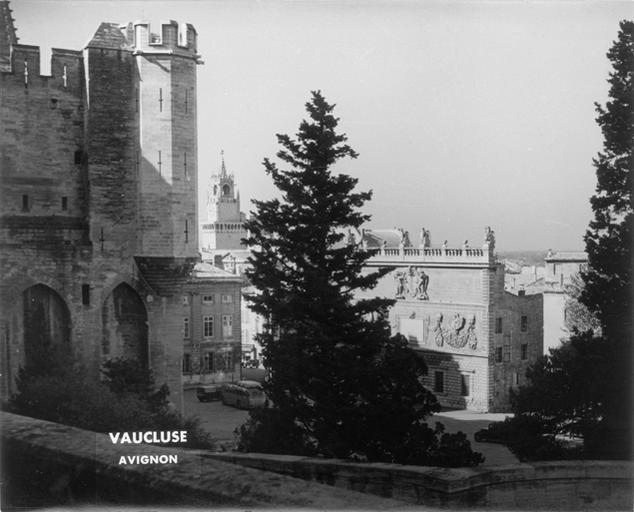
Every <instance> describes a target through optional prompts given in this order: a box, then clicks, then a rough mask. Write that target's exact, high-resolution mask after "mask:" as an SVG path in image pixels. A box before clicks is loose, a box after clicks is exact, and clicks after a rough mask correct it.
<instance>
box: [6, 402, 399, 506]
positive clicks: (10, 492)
mask: <svg viewBox="0 0 634 512" xmlns="http://www.w3.org/2000/svg"><path fill="white" fill-rule="evenodd" d="M0 421H1V422H2V429H1V439H2V489H1V495H2V510H6V509H15V508H23V507H24V508H32V507H51V506H61V507H63V508H64V509H67V508H69V507H70V506H73V505H80V506H84V505H104V504H106V505H108V504H120V505H123V504H125V505H129V504H143V505H173V506H175V507H177V506H181V507H182V506H183V505H188V506H201V505H202V506H207V507H222V508H234V507H239V508H242V509H245V508H259V507H266V508H275V509H280V508H287V509H299V508H311V509H335V510H339V509H351V508H354V509H363V510H386V509H387V510H389V509H394V508H401V507H402V506H403V505H404V503H402V502H398V501H395V500H391V499H384V498H380V497H377V496H372V495H366V494H361V493H357V492H353V491H349V490H345V489H333V488H332V487H327V486H325V485H321V484H319V483H315V482H310V481H304V480H299V479H296V478H292V477H290V476H285V475H280V474H276V473H271V472H264V471H260V470H257V469H251V468H247V467H244V466H240V465H235V464H230V463H228V462H227V461H221V460H214V459H213V458H211V457H209V456H208V452H205V451H201V450H187V449H179V448H165V447H162V446H152V445H144V444H139V445H130V444H128V445H121V444H116V445H115V444H112V442H111V440H110V438H109V437H108V436H107V435H105V434H97V433H95V432H89V431H86V430H80V429H77V428H73V427H69V426H66V425H60V424H57V423H51V422H47V421H41V420H36V419H33V418H27V417H24V416H18V415H15V414H9V413H6V412H0ZM134 455H139V456H143V455H146V456H150V455H166V456H168V457H169V456H176V457H177V460H178V462H177V463H172V464H156V465H143V464H119V462H120V458H121V457H129V456H134Z"/></svg>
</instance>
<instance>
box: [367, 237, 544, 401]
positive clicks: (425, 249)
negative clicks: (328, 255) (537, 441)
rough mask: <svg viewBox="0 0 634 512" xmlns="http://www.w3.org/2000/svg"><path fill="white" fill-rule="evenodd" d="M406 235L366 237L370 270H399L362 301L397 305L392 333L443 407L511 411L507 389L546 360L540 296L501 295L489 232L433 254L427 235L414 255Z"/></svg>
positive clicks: (499, 270)
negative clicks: (418, 363)
mask: <svg viewBox="0 0 634 512" xmlns="http://www.w3.org/2000/svg"><path fill="white" fill-rule="evenodd" d="M406 235H407V233H406V232H403V231H399V230H392V231H391V233H385V232H380V231H373V230H365V231H364V232H363V233H362V234H361V243H362V244H363V245H365V246H366V248H368V249H369V250H371V251H373V253H374V254H373V256H372V257H371V258H370V260H369V261H368V264H367V267H368V269H369V270H372V269H375V268H377V267H389V268H392V269H394V270H393V271H392V272H390V273H389V274H387V275H386V276H384V277H383V278H382V279H381V280H380V281H379V283H378V285H377V286H376V288H375V289H373V290H372V291H368V292H365V293H364V295H367V296H369V295H375V296H376V295H378V296H383V297H388V298H393V299H395V300H396V303H395V305H394V306H393V307H392V308H391V310H390V313H389V315H390V322H391V325H392V331H393V333H400V334H402V335H404V336H405V337H407V339H408V340H409V342H410V345H411V346H412V348H414V349H415V350H417V351H418V352H419V353H420V354H421V356H422V357H423V358H424V359H425V362H426V363H427V367H428V371H427V375H426V376H425V384H426V385H427V387H428V388H429V389H430V390H431V391H433V392H434V394H435V395H436V397H437V398H438V400H439V401H440V403H441V404H442V405H443V406H446V407H456V408H463V409H464V408H466V409H472V410H475V411H482V412H484V411H507V410H508V408H509V392H510V389H511V388H513V387H517V386H519V385H521V384H523V383H524V379H525V371H526V368H527V367H528V366H529V365H530V364H531V363H533V362H534V361H535V360H536V359H537V358H538V357H539V356H541V354H542V343H543V341H542V340H543V338H542V336H543V312H542V311H543V310H542V297H541V296H540V295H535V296H517V295H513V294H510V293H508V292H505V291H504V267H503V265H502V264H501V263H499V262H498V261H497V260H496V258H495V253H494V249H495V238H494V235H493V232H492V231H491V230H490V228H487V230H486V231H485V240H484V243H483V244H482V245H481V246H480V247H477V248H471V247H469V246H468V243H465V244H463V246H462V247H460V248H449V247H448V246H447V244H446V243H443V244H442V246H441V247H436V248H432V247H431V243H430V234H429V231H427V230H422V231H421V240H420V243H419V245H418V247H417V248H415V247H412V244H411V242H410V241H409V236H406ZM384 242H385V243H384ZM377 246H378V247H379V248H376V247H377ZM373 247H375V248H373Z"/></svg>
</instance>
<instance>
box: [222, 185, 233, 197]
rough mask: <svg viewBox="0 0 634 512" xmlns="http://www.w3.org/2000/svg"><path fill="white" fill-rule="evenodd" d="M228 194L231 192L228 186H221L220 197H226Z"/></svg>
mask: <svg viewBox="0 0 634 512" xmlns="http://www.w3.org/2000/svg"><path fill="white" fill-rule="evenodd" d="M230 192H231V189H230V188H229V185H223V186H222V195H223V196H228V195H229V193H230Z"/></svg>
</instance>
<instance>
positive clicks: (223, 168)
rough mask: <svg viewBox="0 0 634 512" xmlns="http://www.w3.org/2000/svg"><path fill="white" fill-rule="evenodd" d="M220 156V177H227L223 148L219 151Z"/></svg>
mask: <svg viewBox="0 0 634 512" xmlns="http://www.w3.org/2000/svg"><path fill="white" fill-rule="evenodd" d="M220 157H221V158H222V165H221V166H220V177H221V178H226V177H227V168H226V167H225V150H224V149H223V150H221V151H220Z"/></svg>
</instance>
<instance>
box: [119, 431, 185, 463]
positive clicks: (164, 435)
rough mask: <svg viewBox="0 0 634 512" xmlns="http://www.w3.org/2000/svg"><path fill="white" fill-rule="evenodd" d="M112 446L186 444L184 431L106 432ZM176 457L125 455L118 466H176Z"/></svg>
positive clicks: (172, 455)
mask: <svg viewBox="0 0 634 512" xmlns="http://www.w3.org/2000/svg"><path fill="white" fill-rule="evenodd" d="M108 435H109V436H110V440H111V441H112V444H141V443H148V444H152V443H153V444H161V443H163V444H165V443H186V442H187V431H186V430H171V431H149V432H108ZM177 463H178V455H176V454H170V455H126V456H121V457H119V464H120V465H121V464H177Z"/></svg>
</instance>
